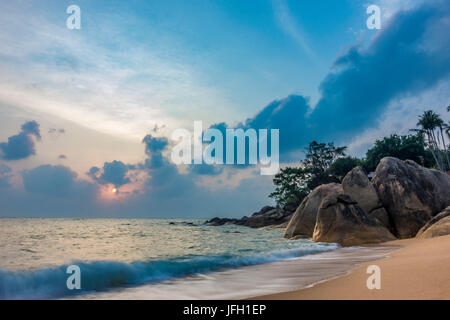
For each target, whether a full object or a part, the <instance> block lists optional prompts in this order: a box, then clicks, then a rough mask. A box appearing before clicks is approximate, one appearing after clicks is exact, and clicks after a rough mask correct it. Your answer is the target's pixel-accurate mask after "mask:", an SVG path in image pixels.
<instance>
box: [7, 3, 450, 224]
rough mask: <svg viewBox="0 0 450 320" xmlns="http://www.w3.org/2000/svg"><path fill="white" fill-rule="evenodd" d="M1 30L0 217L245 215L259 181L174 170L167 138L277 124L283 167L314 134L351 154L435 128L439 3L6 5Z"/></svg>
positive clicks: (262, 185)
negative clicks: (424, 122) (428, 114)
mask: <svg viewBox="0 0 450 320" xmlns="http://www.w3.org/2000/svg"><path fill="white" fill-rule="evenodd" d="M73 4H75V5H77V6H79V8H80V10H81V29H73V30H71V29H68V28H67V27H66V20H67V18H68V17H69V14H68V13H67V12H66V9H67V7H68V6H69V5H73ZM372 4H375V5H377V6H379V7H380V9H381V29H379V30H376V29H372V30H369V29H368V28H367V26H366V20H367V18H368V17H369V15H368V14H367V13H366V9H367V7H368V6H369V5H372ZM0 21H1V25H2V27H1V28H0V41H1V44H2V45H1V46H0V202H1V203H2V207H1V208H0V216H5V217H141V218H143V217H148V218H153V217H158V218H171V217H181V218H189V217H198V218H211V217H213V216H226V217H239V216H243V215H250V214H252V213H253V212H255V211H258V210H259V208H260V207H262V206H264V205H267V204H271V203H272V200H271V199H269V198H268V194H270V192H271V191H272V190H273V185H272V178H273V177H271V176H261V175H260V171H259V168H258V167H257V166H244V167H237V166H208V165H200V166H196V165H192V166H177V165H175V164H174V163H172V162H171V160H170V156H169V155H170V150H171V148H172V147H173V141H171V140H170V136H171V133H172V132H173V131H174V130H175V129H177V128H187V129H188V130H192V127H193V123H194V121H196V120H201V121H203V123H204V126H205V128H206V127H209V126H212V127H216V128H227V127H228V128H237V127H240V128H255V129H279V130H280V159H281V162H282V164H295V163H296V162H297V163H298V161H299V160H301V158H302V155H303V149H304V147H305V146H306V144H307V143H308V142H310V141H312V140H319V141H324V142H328V141H334V142H335V143H336V144H337V145H347V146H348V147H349V149H348V153H349V154H351V155H354V156H363V155H364V154H365V151H366V150H367V149H368V148H370V147H371V145H372V144H373V142H374V141H375V139H380V138H382V137H384V136H387V135H389V134H392V133H398V134H407V133H408V130H409V129H411V128H414V127H415V125H416V122H417V116H418V115H419V114H420V113H421V112H423V111H424V110H427V109H433V110H434V111H436V112H437V113H440V114H441V116H442V117H443V118H444V119H446V120H448V118H449V114H448V113H447V112H446V107H447V106H448V105H449V104H450V33H449V32H448V30H449V27H450V4H449V2H448V1H445V0H431V1H422V0H361V1H360V0H340V1H335V0H317V1H294V0H248V1H237V0H208V1H207V0H193V1H176V0H168V1H161V0H157V1H143V0H142V1H137V0H135V1H133V0H130V1H112V0H109V1H101V0H96V1H92V0H91V1H81V0H71V1H65V0H54V1H26V0H16V1H3V2H2V4H1V10H0ZM113 191H114V192H113Z"/></svg>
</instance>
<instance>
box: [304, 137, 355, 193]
mask: <svg viewBox="0 0 450 320" xmlns="http://www.w3.org/2000/svg"><path fill="white" fill-rule="evenodd" d="M346 149H347V147H335V146H334V143H333V142H331V143H328V144H325V143H318V142H316V141H313V142H311V143H310V144H309V146H308V147H307V148H306V157H305V160H304V161H303V165H304V168H305V170H306V171H307V172H308V173H309V174H310V178H309V180H308V181H307V185H308V187H309V188H310V189H311V190H313V189H314V188H316V187H318V186H320V185H321V184H324V183H330V182H339V179H337V178H336V177H334V176H333V175H331V174H330V173H329V172H328V169H329V168H330V167H331V165H332V164H333V163H334V162H335V161H336V160H337V159H338V158H340V157H344V156H345V150H346Z"/></svg>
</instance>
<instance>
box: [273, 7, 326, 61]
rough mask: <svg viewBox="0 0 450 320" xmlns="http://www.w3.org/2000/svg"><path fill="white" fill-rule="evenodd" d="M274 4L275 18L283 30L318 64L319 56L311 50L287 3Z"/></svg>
mask: <svg viewBox="0 0 450 320" xmlns="http://www.w3.org/2000/svg"><path fill="white" fill-rule="evenodd" d="M272 3H273V8H274V13H275V17H276V19H277V22H278V24H279V25H280V27H281V29H282V30H283V31H284V32H285V33H286V34H288V35H289V36H291V37H292V38H293V39H294V40H295V41H296V42H297V43H298V44H299V45H300V47H301V48H302V49H303V50H304V51H305V53H306V54H307V55H308V56H309V57H310V58H311V59H312V60H313V61H314V62H316V63H318V58H317V55H316V53H315V52H314V51H313V49H311V46H310V44H309V43H308V40H307V37H306V34H305V32H304V31H303V30H302V28H301V27H300V25H299V24H298V23H297V21H296V20H295V18H294V17H293V16H292V15H291V13H290V11H289V7H288V6H287V4H286V2H285V1H284V0H273V1H272Z"/></svg>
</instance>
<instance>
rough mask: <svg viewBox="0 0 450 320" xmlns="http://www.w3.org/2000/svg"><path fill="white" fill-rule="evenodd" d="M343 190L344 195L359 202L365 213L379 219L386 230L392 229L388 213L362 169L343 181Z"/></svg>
mask: <svg viewBox="0 0 450 320" xmlns="http://www.w3.org/2000/svg"><path fill="white" fill-rule="evenodd" d="M342 188H343V189H344V193H345V194H348V195H349V196H350V197H351V198H352V199H353V200H355V201H356V202H358V205H359V206H360V207H361V208H362V209H363V210H364V211H365V212H367V213H368V214H370V215H371V216H373V217H375V218H377V219H378V221H380V222H381V223H382V224H383V225H384V226H385V227H386V228H388V229H391V225H390V223H389V216H388V213H387V212H386V210H385V209H384V207H383V205H382V203H381V201H380V198H378V194H377V191H376V190H375V188H374V186H373V185H372V183H371V182H370V181H369V178H368V177H367V174H366V172H365V171H364V169H363V168H362V167H360V166H358V167H355V168H353V169H352V170H351V171H350V172H349V173H347V175H346V176H345V177H344V179H343V180H342Z"/></svg>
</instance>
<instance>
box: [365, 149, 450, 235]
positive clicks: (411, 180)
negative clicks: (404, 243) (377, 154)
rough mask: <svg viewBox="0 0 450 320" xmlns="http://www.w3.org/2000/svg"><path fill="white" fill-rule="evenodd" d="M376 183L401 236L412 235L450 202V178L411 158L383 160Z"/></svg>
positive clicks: (379, 165) (395, 228)
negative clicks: (422, 165)
mask: <svg viewBox="0 0 450 320" xmlns="http://www.w3.org/2000/svg"><path fill="white" fill-rule="evenodd" d="M372 183H373V185H374V186H375V189H376V190H377V193H378V196H379V197H380V200H381V202H382V204H383V206H384V207H385V208H386V210H387V212H388V214H389V216H390V219H391V222H392V223H393V229H394V232H395V234H396V235H397V237H399V238H411V237H414V236H415V235H416V234H417V231H419V229H420V228H421V227H423V226H424V225H425V223H427V222H428V221H429V220H430V219H431V218H432V217H433V216H435V215H436V214H437V213H439V212H440V211H442V210H443V209H444V208H446V207H447V206H448V205H450V177H449V176H448V175H447V174H445V173H443V172H440V171H437V170H431V169H427V168H424V167H421V166H420V165H418V164H417V163H415V162H414V161H411V160H406V161H402V160H399V159H397V158H392V157H386V158H383V159H381V161H380V163H379V164H378V166H377V169H376V171H375V175H374V177H373V179H372Z"/></svg>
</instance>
